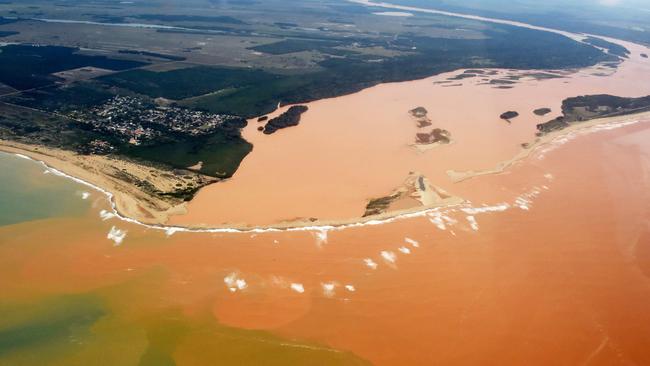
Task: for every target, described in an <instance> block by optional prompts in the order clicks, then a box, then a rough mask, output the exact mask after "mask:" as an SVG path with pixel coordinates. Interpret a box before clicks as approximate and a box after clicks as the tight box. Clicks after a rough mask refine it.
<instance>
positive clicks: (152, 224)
mask: <svg viewBox="0 0 650 366" xmlns="http://www.w3.org/2000/svg"><path fill="white" fill-rule="evenodd" d="M648 121H650V112H643V113H637V114H629V115H624V116H616V117H607V118H599V119H594V120H590V121H586V122H579V123H574V124H572V125H570V126H569V127H567V128H564V129H562V130H557V131H553V132H551V133H548V134H545V135H543V136H540V137H538V138H537V139H536V140H535V141H534V142H533V143H531V144H530V145H529V146H528V147H527V148H522V150H521V151H520V152H519V153H518V154H517V155H515V156H514V157H512V158H511V159H508V160H506V161H502V162H500V163H498V164H497V165H496V166H495V167H494V168H491V169H486V170H480V171H465V172H456V171H447V175H448V176H449V178H450V180H451V181H452V182H454V183H458V182H462V181H465V180H468V179H472V178H476V177H480V176H483V175H491V174H500V173H503V172H504V171H506V170H507V169H508V168H510V167H512V166H513V165H515V164H516V163H518V162H521V161H523V160H525V159H527V158H529V157H530V156H532V155H533V154H534V153H535V152H538V151H539V150H540V149H541V148H544V147H546V146H548V145H551V144H553V143H554V142H555V141H557V140H559V139H563V138H566V137H568V136H570V135H575V134H579V133H582V132H586V133H589V132H597V131H599V129H595V128H597V127H600V126H603V125H610V126H612V128H616V127H623V126H626V125H630V124H635V123H639V122H648ZM590 130H592V131H590ZM0 151H2V152H5V153H9V154H14V155H16V156H18V157H23V158H28V159H30V160H33V161H34V162H39V163H41V164H43V165H44V166H45V167H46V169H48V170H50V171H52V172H53V173H55V174H57V175H60V176H63V177H66V178H68V179H71V180H73V181H75V182H77V183H80V184H84V185H86V186H88V187H90V188H93V189H95V190H97V191H99V192H101V193H103V194H104V195H106V197H107V198H108V201H109V204H110V205H111V208H112V210H113V214H114V215H115V216H116V217H118V218H119V219H121V220H123V221H126V222H129V223H133V224H137V225H142V226H145V227H147V228H151V229H156V230H161V231H165V232H166V233H167V234H168V235H172V234H174V233H176V232H203V233H261V232H278V231H320V232H327V231H329V230H337V229H345V228H350V227H359V226H366V225H380V224H383V223H388V222H393V221H395V220H399V219H407V218H412V217H419V216H424V215H426V214H428V213H430V212H433V211H437V210H440V209H443V208H452V207H456V206H461V205H463V204H466V203H467V201H466V200H465V199H463V198H461V197H452V198H451V199H448V200H445V201H443V202H437V203H434V204H431V205H422V206H417V207H413V208H409V209H403V210H393V211H387V212H384V213H381V214H378V215H373V216H368V217H353V218H344V219H337V220H323V221H321V220H315V221H310V220H295V221H287V222H281V223H278V224H273V225H264V226H249V225H242V224H240V225H225V226H205V225H165V223H166V222H167V220H168V219H169V217H171V216H173V215H182V214H183V213H184V212H185V210H186V203H179V204H176V205H173V204H170V203H169V202H166V201H163V200H161V199H159V198H156V197H153V196H151V195H148V194H146V193H145V192H143V191H141V190H139V189H137V187H134V186H132V185H129V184H128V183H126V182H123V181H119V180H117V179H115V178H114V177H111V176H110V175H108V174H107V173H106V172H104V171H102V169H101V168H97V166H98V165H99V166H100V167H101V166H104V164H111V165H112V166H115V164H117V166H119V169H127V170H128V169H133V170H138V169H143V166H140V165H138V164H135V163H131V162H126V161H123V160H120V159H115V158H109V157H104V156H81V155H78V154H75V153H73V152H69V151H63V150H57V149H52V148H47V147H42V146H33V145H25V144H21V143H16V142H11V141H6V140H0ZM89 163H92V164H95V165H94V166H95V168H94V169H88V167H89V166H91V165H88V164H89ZM144 168H145V169H151V168H150V167H144Z"/></svg>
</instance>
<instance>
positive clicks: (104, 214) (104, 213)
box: [99, 210, 115, 221]
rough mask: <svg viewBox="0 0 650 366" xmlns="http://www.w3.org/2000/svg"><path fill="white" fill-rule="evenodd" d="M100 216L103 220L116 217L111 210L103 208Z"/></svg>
mask: <svg viewBox="0 0 650 366" xmlns="http://www.w3.org/2000/svg"><path fill="white" fill-rule="evenodd" d="M99 217H101V218H102V221H106V220H110V219H112V218H113V217H115V214H114V213H112V212H110V211H106V210H101V211H99Z"/></svg>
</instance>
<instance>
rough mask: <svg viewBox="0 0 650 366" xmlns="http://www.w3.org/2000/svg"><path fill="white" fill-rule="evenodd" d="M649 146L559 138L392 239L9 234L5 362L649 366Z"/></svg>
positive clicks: (29, 229)
mask: <svg viewBox="0 0 650 366" xmlns="http://www.w3.org/2000/svg"><path fill="white" fill-rule="evenodd" d="M648 141H650V123H647V122H641V123H637V124H633V125H628V126H624V127H620V128H616V129H611V130H603V131H600V132H595V133H591V134H588V135H580V136H576V137H575V138H573V139H571V140H570V141H568V142H565V143H563V141H558V142H557V146H555V147H554V148H552V149H551V148H547V149H543V150H540V151H539V152H537V153H536V154H534V155H533V156H531V157H530V158H528V159H526V160H525V161H523V162H521V163H519V164H517V165H516V166H514V167H512V168H511V169H509V170H508V171H507V172H506V173H504V174H499V175H491V176H485V177H482V178H481V179H476V180H469V181H466V182H463V183H461V184H460V186H461V187H462V190H463V191H465V192H467V194H468V196H471V201H472V207H469V206H466V207H455V208H450V209H447V210H440V211H438V212H437V213H436V212H433V213H430V214H429V215H427V216H424V217H417V218H411V219H404V220H398V221H395V222H392V223H388V224H384V225H375V226H365V227H358V228H351V229H345V230H334V231H329V232H282V233H263V234H262V233H260V234H250V233H247V234H225V233H224V234H198V233H176V234H174V235H172V236H167V235H166V234H165V232H163V231H158V230H151V229H147V228H145V227H141V226H137V225H133V224H128V223H125V222H122V221H119V220H118V219H116V218H108V219H107V220H105V221H103V220H102V219H101V218H100V211H101V210H103V209H107V208H108V205H107V204H106V202H105V201H103V200H98V201H97V203H96V204H95V206H94V207H92V208H90V209H89V210H88V212H87V213H86V214H83V215H79V216H65V215H64V216H54V217H50V218H47V219H43V220H40V221H26V222H22V223H19V224H16V225H5V226H2V227H0V243H1V244H0V294H1V295H0V311H1V312H2V314H3V317H1V319H0V364H5V363H6V364H11V365H21V364H24V365H36V364H42V363H43V362H44V360H47V361H48V364H61V365H70V364H89V363H93V362H94V361H95V360H97V359H102V360H105V361H106V364H138V363H142V364H156V365H161V364H174V363H175V364H178V365H196V364H216V363H219V362H221V363H237V364H255V365H259V364H309V365H314V364H323V365H331V364H362V363H363V362H365V361H368V362H371V363H373V364H377V365H405V364H445V365H475V364H481V365H484V364H487V365H491V364H494V365H496V364H498V365H521V364H527V365H549V364H566V365H575V364H602V365H616V364H648V363H650V350H648V348H647V340H648V339H650V314H649V313H648V312H647V304H648V303H649V302H650V276H649V275H648V274H649V273H650V240H649V239H650V224H649V222H650V191H648V189H647V188H648V187H649V186H650V144H648ZM12 159H16V158H13V157H12ZM16 160H17V159H16ZM25 163H28V164H33V166H34V167H38V169H41V168H40V165H37V164H35V163H30V162H27V161H25ZM41 174H42V171H41ZM66 184H67V183H65V184H64V185H66ZM69 185H70V186H71V187H70V192H71V196H72V197H73V198H74V199H77V200H78V201H82V202H83V200H81V199H80V198H78V197H76V196H75V189H78V188H76V185H75V184H69ZM15 187H17V188H19V189H18V190H17V191H16V193H20V192H19V191H20V190H22V189H24V190H28V189H31V188H32V186H31V185H17V186H15ZM43 188H44V189H47V187H43ZM92 194H93V196H96V195H97V193H95V192H92ZM61 196H62V197H63V195H61ZM483 205H487V206H483ZM2 207H3V208H2V209H1V210H2V211H3V213H2V215H7V213H6V212H5V209H4V207H5V206H2ZM114 229H115V230H121V231H122V232H123V234H124V238H123V241H122V242H120V243H119V244H118V243H116V242H115V241H113V240H111V239H109V238H107V234H108V233H109V232H110V231H112V230H114ZM407 239H408V240H407ZM106 349H111V350H112V351H111V352H110V353H108V354H107V353H106V351H105V350H106ZM363 360H365V361H363Z"/></svg>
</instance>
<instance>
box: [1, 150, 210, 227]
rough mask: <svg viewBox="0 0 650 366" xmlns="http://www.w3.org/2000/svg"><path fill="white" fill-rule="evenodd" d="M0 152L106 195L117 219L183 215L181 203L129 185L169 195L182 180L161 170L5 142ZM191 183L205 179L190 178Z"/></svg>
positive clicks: (146, 219) (147, 221)
mask: <svg viewBox="0 0 650 366" xmlns="http://www.w3.org/2000/svg"><path fill="white" fill-rule="evenodd" d="M0 151H4V152H7V153H13V154H19V155H23V156H27V157H29V158H31V159H33V160H36V161H40V162H43V163H44V164H46V166H47V167H49V168H54V169H56V170H57V171H59V172H62V173H65V174H67V175H70V176H72V177H75V178H78V179H80V180H82V181H84V182H86V183H88V184H89V185H92V186H94V187H98V188H100V189H102V190H104V191H105V192H107V193H110V194H111V196H112V197H110V198H111V201H112V203H113V205H114V208H115V210H116V211H117V212H118V213H119V214H120V215H122V216H124V217H129V218H133V219H135V220H137V221H139V222H142V223H144V224H160V223H163V222H165V221H167V219H168V218H169V216H170V215H175V214H181V213H183V212H185V203H184V202H182V201H179V200H173V199H161V198H160V197H156V196H154V195H152V194H150V193H148V192H146V191H144V190H142V189H140V188H139V187H138V186H137V185H136V184H134V181H131V180H132V179H139V180H143V181H147V182H149V183H150V184H152V185H153V187H156V189H158V190H160V191H162V192H165V191H170V190H172V189H173V188H174V185H175V184H176V183H179V182H183V181H184V179H183V177H181V176H172V175H170V174H169V173H168V172H167V171H165V170H161V169H158V168H155V167H152V166H145V165H142V164H138V163H133V162H129V161H126V160H123V159H117V158H111V157H107V156H99V155H79V154H76V153H74V152H70V151H65V150H59V149H53V148H47V147H44V146H34V145H26V144H21V143H17V142H13V141H5V140H0ZM124 172H126V173H128V176H125V175H124V174H123V173H124ZM191 179H193V180H199V179H208V178H207V177H202V176H193V177H192V178H191Z"/></svg>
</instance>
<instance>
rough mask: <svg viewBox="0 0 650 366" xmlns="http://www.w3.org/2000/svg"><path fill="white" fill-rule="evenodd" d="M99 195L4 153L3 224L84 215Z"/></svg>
mask: <svg viewBox="0 0 650 366" xmlns="http://www.w3.org/2000/svg"><path fill="white" fill-rule="evenodd" d="M97 197H99V194H98V193H96V192H90V191H88V189H87V188H85V187H83V186H82V185H79V184H76V183H74V182H72V181H70V180H69V179H66V178H63V177H59V176H56V175H54V174H51V173H49V172H48V173H46V169H45V168H44V167H43V165H42V164H40V163H36V162H34V161H30V160H27V159H24V158H20V157H17V156H16V155H13V154H6V153H0V226H2V225H12V224H17V223H21V222H26V221H33V220H41V219H46V218H52V217H63V216H78V215H82V214H84V213H85V212H86V211H87V210H88V208H89V207H90V204H89V202H90V201H92V200H93V199H95V198H97Z"/></svg>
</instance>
